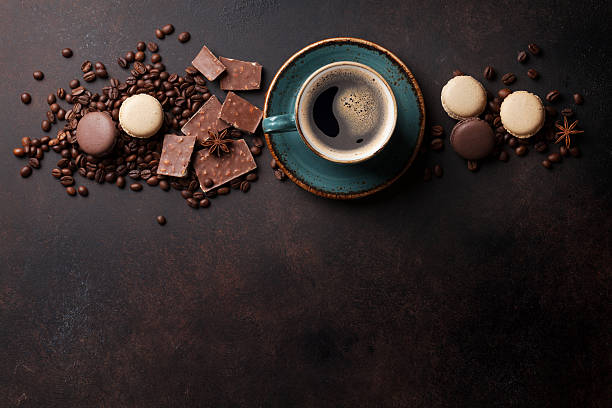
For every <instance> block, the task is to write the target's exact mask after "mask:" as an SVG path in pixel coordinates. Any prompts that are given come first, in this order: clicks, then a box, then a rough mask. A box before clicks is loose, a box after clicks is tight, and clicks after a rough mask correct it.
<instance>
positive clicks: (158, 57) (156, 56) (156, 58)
mask: <svg viewBox="0 0 612 408" xmlns="http://www.w3.org/2000/svg"><path fill="white" fill-rule="evenodd" d="M161 60H162V57H161V55H159V54H157V53H155V54H153V55H151V62H152V63H154V64H156V63H158V62H160V61H161Z"/></svg>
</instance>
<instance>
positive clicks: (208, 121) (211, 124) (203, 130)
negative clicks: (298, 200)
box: [181, 95, 229, 144]
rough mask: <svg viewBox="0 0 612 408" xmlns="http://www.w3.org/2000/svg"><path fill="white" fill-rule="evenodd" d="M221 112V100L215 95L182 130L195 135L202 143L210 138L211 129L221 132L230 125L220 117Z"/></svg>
mask: <svg viewBox="0 0 612 408" xmlns="http://www.w3.org/2000/svg"><path fill="white" fill-rule="evenodd" d="M220 114H221V102H219V100H218V99H217V97H216V96H214V95H213V96H211V97H210V98H208V100H207V101H206V103H205V104H204V105H202V107H201V108H200V109H199V110H198V111H197V112H196V113H195V114H194V115H193V116H191V118H190V119H189V121H188V122H187V123H185V125H183V127H182V128H181V131H182V132H183V133H184V134H185V135H187V136H195V137H196V138H197V142H198V143H199V144H202V143H204V141H205V140H206V139H208V131H209V130H214V131H216V132H221V131H222V130H223V129H227V128H228V127H229V125H228V124H227V123H225V122H224V121H222V120H221V119H219V115H220Z"/></svg>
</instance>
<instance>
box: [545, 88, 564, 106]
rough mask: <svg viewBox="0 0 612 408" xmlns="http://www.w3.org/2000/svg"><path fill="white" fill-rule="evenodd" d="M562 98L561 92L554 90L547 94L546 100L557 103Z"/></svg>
mask: <svg viewBox="0 0 612 408" xmlns="http://www.w3.org/2000/svg"><path fill="white" fill-rule="evenodd" d="M560 98H561V93H560V92H559V91H557V90H556V89H555V90H552V91H550V92H549V93H547V94H546V100H547V101H548V102H550V103H555V102H557V101H558V100H559V99H560Z"/></svg>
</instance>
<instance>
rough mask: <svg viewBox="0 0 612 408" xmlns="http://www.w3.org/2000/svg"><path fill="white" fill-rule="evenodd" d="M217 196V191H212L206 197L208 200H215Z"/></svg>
mask: <svg viewBox="0 0 612 408" xmlns="http://www.w3.org/2000/svg"><path fill="white" fill-rule="evenodd" d="M216 196H217V191H216V190H210V191H208V192H207V193H206V197H207V198H215V197H216Z"/></svg>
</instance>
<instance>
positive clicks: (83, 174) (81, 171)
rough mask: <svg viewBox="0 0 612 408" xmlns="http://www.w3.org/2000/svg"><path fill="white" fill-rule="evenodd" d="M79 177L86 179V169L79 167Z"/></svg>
mask: <svg viewBox="0 0 612 408" xmlns="http://www.w3.org/2000/svg"><path fill="white" fill-rule="evenodd" d="M79 175H80V176H81V177H87V169H86V168H84V167H79Z"/></svg>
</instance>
